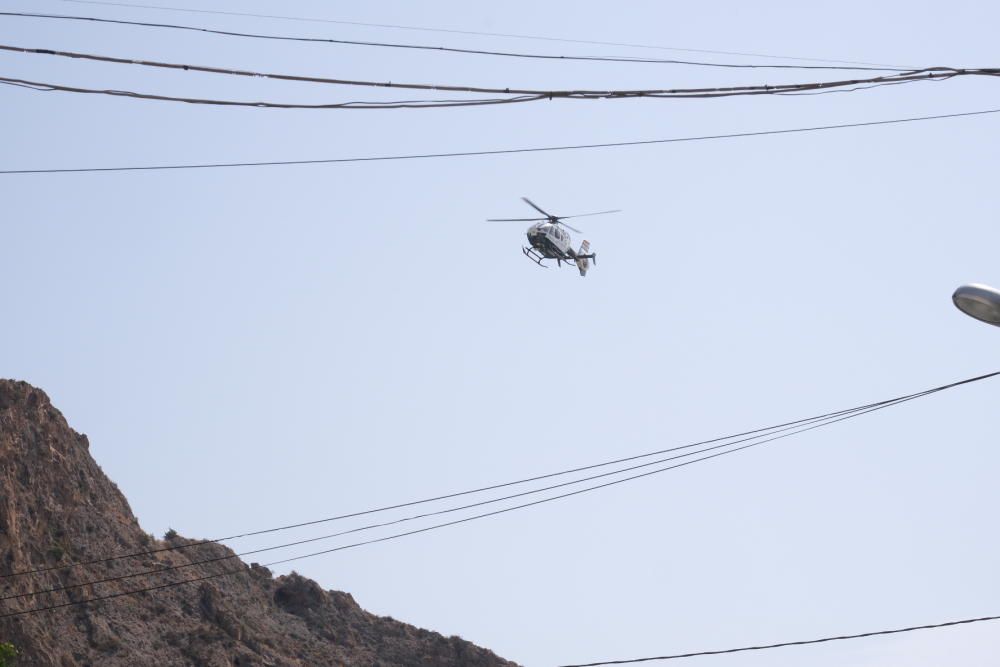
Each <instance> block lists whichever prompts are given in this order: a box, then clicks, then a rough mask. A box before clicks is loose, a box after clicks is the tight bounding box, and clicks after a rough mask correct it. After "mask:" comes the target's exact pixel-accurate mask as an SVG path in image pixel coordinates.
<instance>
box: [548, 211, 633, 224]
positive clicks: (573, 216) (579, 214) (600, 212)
mask: <svg viewBox="0 0 1000 667" xmlns="http://www.w3.org/2000/svg"><path fill="white" fill-rule="evenodd" d="M621 212H622V210H621V209H620V208H616V209H615V210H613V211H598V212H597V213H578V214H576V215H562V216H559V219H560V220H561V219H563V218H586V217H587V216H588V215H605V214H607V213H621ZM567 226H568V225H567Z"/></svg>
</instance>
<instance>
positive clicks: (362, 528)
mask: <svg viewBox="0 0 1000 667" xmlns="http://www.w3.org/2000/svg"><path fill="white" fill-rule="evenodd" d="M931 393H933V392H931ZM925 395H927V394H926V393H921V394H918V395H914V396H910V397H906V398H902V399H899V400H896V401H893V402H889V403H884V404H879V405H877V406H875V407H868V408H864V407H862V408H856V409H855V410H852V411H851V413H850V414H847V415H844V416H841V417H839V418H831V419H828V420H825V421H822V422H819V423H816V424H814V425H812V426H807V427H804V428H800V429H798V430H793V429H795V428H797V427H788V428H786V429H784V430H786V431H791V432H790V433H785V434H784V435H776V436H773V437H767V438H766V439H763V440H762V439H761V438H764V437H765V436H762V435H756V436H752V437H749V438H744V439H743V440H736V441H735V442H725V443H723V444H721V445H716V446H714V447H708V448H706V449H702V450H697V451H694V452H688V453H684V454H679V455H677V456H672V457H669V458H666V459H660V460H656V461H650V462H647V463H642V464H639V465H635V466H630V467H628V468H623V469H620V470H612V471H611V472H605V473H600V474H597V475H591V476H588V477H583V478H580V479H575V480H570V481H568V482H562V483H559V484H554V485H550V486H546V487H542V488H539V489H532V490H529V491H523V492H520V493H515V494H511V495H507V496H502V497H499V498H491V499H489V500H483V501H480V502H476V503H469V504H466V505H460V506H458V507H450V508H447V509H443V510H437V511H433V512H425V513H423V514H417V515H412V516H408V517H403V518H400V519H394V520H391V521H385V522H382V523H374V524H369V525H366V526H360V527H357V528H352V529H350V530H345V531H341V532H337V533H333V534H330V535H323V536H320V537H312V538H307V539H302V540H297V541H294V542H286V543H283V544H279V545H276V546H270V547H264V548H261V549H254V550H252V551H244V552H240V553H234V554H230V555H226V556H215V557H212V558H207V559H203V560H198V561H191V562H188V563H182V564H179V565H169V566H166V567H158V568H154V569H149V570H142V571H139V572H133V573H129V574H122V575H115V576H112V577H107V578H104V579H92V580H88V581H81V582H77V583H74V584H70V585H65V586H57V587H54V588H48V589H39V590H33V591H28V592H26V593H16V594H12V595H5V596H3V597H0V602H2V601H6V600H15V599H21V598H27V597H34V596H37V595H43V594H48V593H56V592H60V591H67V590H73V589H77V588H83V587H86V586H94V585H98V584H106V583H111V582H116V581H123V580H125V579H133V578H135V577H143V576H148V575H151V574H160V573H163V572H167V571H170V570H181V569H185V568H189V567H194V566H197V565H205V564H208V563H215V562H219V561H225V560H232V559H236V558H239V557H241V556H250V555H254V554H259V553H264V552H268V551H276V550H278V549H286V548H288V547H293V546H300V545H303V544H311V543H314V542H320V541H324V540H328V539H332V538H335V537H341V536H344V535H350V534H353V533H359V532H363V531H366V530H372V529H375V528H384V527H387V526H393V525H398V524H401V523H407V522H410V521H415V520H418V519H424V518H429V517H432V516H440V515H443V514H451V513H454V512H458V511H462V510H466V509H471V508H475V507H482V506H485V505H492V504H495V503H498V502H503V501H505V500H512V499H515V498H523V497H525V496H530V495H534V494H538V493H543V492H545V491H551V490H554V489H559V488H565V487H567V486H572V485H575V484H580V483H582V482H587V481H593V480H595V479H601V478H605V477H609V476H613V475H620V474H622V473H624V472H630V471H633V470H638V469H640V468H647V467H650V466H653V465H659V464H661V463H666V462H668V461H674V460H677V459H681V458H685V457H690V456H697V455H699V454H704V453H707V452H711V451H715V450H718V449H722V448H727V447H730V448H732V449H728V450H727V451H724V452H720V453H718V454H713V455H711V456H706V457H703V458H700V459H693V460H690V461H686V462H684V463H680V464H676V465H670V466H667V467H664V468H659V469H657V470H653V471H649V472H645V473H642V474H638V475H633V476H630V477H625V478H623V479H618V480H614V481H611V482H608V483H604V484H599V485H596V486H591V487H587V488H584V489H581V490H578V491H574V492H571V493H564V494H560V495H556V496H551V497H548V498H544V499H542V500H538V501H535V502H530V503H525V504H522V505H515V506H513V507H509V508H506V509H503V510H500V511H497V512H488V513H486V514H478V515H475V516H471V517H467V518H465V519H461V520H458V521H451V522H448V523H443V524H437V525H434V526H430V527H427V528H424V529H420V530H415V531H409V532H405V533H399V534H396V535H390V536H388V537H386V538H382V539H379V540H368V541H364V542H358V543H355V544H349V545H346V546H341V547H336V548H334V549H326V550H323V551H317V552H313V553H309V554H303V555H299V556H295V557H292V558H287V559H284V560H279V561H274V562H271V563H265V566H271V565H277V564H281V563H286V562H291V561H296V560H303V559H305V558H311V557H313V556H318V555H323V554H327V553H330V552H332V551H341V550H344V549H351V548H356V547H359V546H364V545H367V544H371V543H373V542H380V541H386V540H391V539H398V538H400V537H405V536H408V535H412V534H415V533H421V532H426V531H429V530H435V529H437V528H443V527H446V526H451V525H455V524H459V523H465V522H467V521H472V520H475V519H481V518H486V517H489V516H493V515H495V514H503V513H505V512H510V511H513V510H517V509H522V508H526V507H531V506H534V505H540V504H543V503H547V502H551V501H553V500H559V499H561V498H568V497H571V496H575V495H579V494H582V493H586V492H589V491H595V490H598V489H603V488H607V487H610V486H615V485H617V484H622V483H624V482H629V481H633V480H636V479H640V478H643V477H648V476H651V475H655V474H658V473H661V472H666V471H669V470H674V469H676V468H681V467H684V466H687V465H690V464H692V463H698V462H700V461H705V460H708V459H711V458H716V457H718V456H723V455H725V454H733V453H735V452H738V451H741V450H743V449H748V448H750V447H755V446H758V445H763V444H766V443H769V442H773V441H774V440H781V439H783V438H787V437H791V436H793V435H798V434H800V433H804V432H806V431H811V430H814V429H817V428H822V427H824V426H829V425H831V424H834V423H836V422H839V421H843V420H845V419H851V418H854V417H858V416H861V415H863V414H867V413H868V412H874V411H876V410H881V409H884V408H887V407H891V406H893V405H898V404H899V403H903V402H906V401H910V400H914V399H916V398H920V397H922V396H925ZM747 441H756V442H752V444H748V445H745V446H742V447H734V445H737V444H741V443H744V442H747ZM675 449H683V448H682V447H679V448H675ZM211 543H215V541H214V540H211V541H209V540H206V541H202V542H199V543H197V544H211ZM197 544H191V545H184V546H197ZM167 550H168V549H159V550H156V551H167ZM173 550H176V549H173ZM121 558H123V557H121V556H120V557H115V558H109V559H101V560H99V561H92V562H110V561H112V560H119V559H121ZM81 564H82V563H76V564H74V565H73V566H77V565H81ZM64 567H71V566H64ZM46 569H47V570H52V569H63V568H58V567H52V568H46Z"/></svg>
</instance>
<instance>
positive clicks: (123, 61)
mask: <svg viewBox="0 0 1000 667" xmlns="http://www.w3.org/2000/svg"><path fill="white" fill-rule="evenodd" d="M0 50H2V51H10V52H15V53H24V54H32V55H47V56H57V57H62V58H72V59H77V60H89V61H95V62H103V63H111V64H118V65H138V66H141V67H153V68H160V69H170V70H183V71H188V72H201V73H207V74H221V75H227V76H238V77H246V78H252V79H271V80H275V81H290V82H297V83H311V84H321V85H333V86H350V87H366V88H392V89H401V90H418V91H425V92H434V93H441V92H443V93H462V94H470V93H471V94H476V95H501V96H503V97H490V98H473V99H447V100H404V101H389V102H380V101H351V102H334V103H324V104H304V103H294V102H272V101H254V102H247V101H239V100H223V99H212V98H196V97H178V96H171V95H159V94H153V93H141V92H135V91H127V90H101V89H95V88H84V87H79V86H66V85H62V84H55V83H44V82H38V81H29V80H25V79H18V78H13V77H2V78H0V81H5V82H7V83H13V84H17V85H21V86H25V87H30V88H37V89H48V90H52V91H62V92H73V93H89V94H102V95H112V96H117V97H130V98H135V99H147V100H159V101H167V102H184V103H187V104H205V105H214V106H246V107H258V108H272V109H273V108H280V109H403V108H422V109H426V108H441V107H456V106H484V105H494V104H521V103H527V102H541V101H551V100H555V99H566V100H609V99H633V98H643V99H649V98H652V99H714V98H720V97H742V96H758V95H779V94H787V93H802V92H809V91H824V90H835V89H845V88H854V89H856V90H865V89H868V88H872V87H875V86H880V85H895V84H901V83H916V82H919V81H944V80H948V79H952V78H956V77H966V76H989V77H995V76H998V75H1000V68H993V67H981V68H954V67H926V68H922V69H918V70H907V71H901V72H895V73H892V74H885V75H881V76H875V77H868V78H856V79H841V80H836V81H811V82H805V83H782V84H763V85H753V86H722V87H719V86H715V87H707V88H648V89H628V90H616V89H588V88H571V89H558V90H544V89H537V88H525V87H517V86H505V87H493V86H478V85H453V84H443V83H412V82H398V81H370V80H362V79H341V78H330V77H318V76H304V75H298V74H283V73H276V72H254V71H249V70H240V69H230V68H224V67H213V66H208V65H192V64H184V63H170V62H161V61H152V60H142V59H137V58H121V57H116V56H107V55H100V54H93V53H80V52H75V51H60V50H55V49H48V48H29V47H22V46H14V45H9V44H2V45H0Z"/></svg>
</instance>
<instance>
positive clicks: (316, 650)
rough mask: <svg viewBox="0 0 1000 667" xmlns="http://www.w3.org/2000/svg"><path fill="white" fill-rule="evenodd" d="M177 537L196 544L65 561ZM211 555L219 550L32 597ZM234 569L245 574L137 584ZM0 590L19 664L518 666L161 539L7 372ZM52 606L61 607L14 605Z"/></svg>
mask: <svg viewBox="0 0 1000 667" xmlns="http://www.w3.org/2000/svg"><path fill="white" fill-rule="evenodd" d="M182 545H191V546H188V547H186V548H182V549H173V550H167V551H160V552H156V553H146V554H145V555H142V556H138V557H134V558H128V559H123V560H116V561H109V562H105V563H94V564H92V565H84V566H79V567H73V568H64V567H60V566H63V565H67V564H70V563H80V562H86V561H93V560H98V559H101V558H105V557H107V556H111V555H118V554H123V553H137V552H149V551H153V550H155V549H159V548H163V547H166V546H171V547H177V546H182ZM230 556H233V557H232V558H226V557H230ZM212 558H221V559H222V560H217V561H216V562H211V563H204V564H197V565H192V566H190V567H185V568H183V569H179V570H178V569H173V570H169V571H165V572H160V573H157V574H152V575H144V576H142V577H138V578H134V579H123V580H120V581H113V582H108V583H102V584H89V585H85V586H80V587H77V588H69V589H67V590H59V591H54V592H49V593H38V591H42V590H47V589H56V588H60V589H62V588H66V587H72V586H74V585H75V584H80V583H83V582H89V581H94V580H97V579H106V578H111V577H116V576H120V575H125V574H129V573H132V572H140V571H142V572H146V571H149V570H156V569H157V568H163V567H168V566H171V565H184V564H188V563H195V562H198V561H204V560H208V559H212ZM46 568H51V569H46ZM37 570H44V571H41V572H35V573H34V574H31V575H28V576H10V575H12V574H16V573H19V572H25V571H37ZM226 570H237V572H236V573H235V574H230V575H226V576H221V577H215V578H208V579H203V580H201V581H196V582H194V583H189V584H184V585H179V586H170V587H165V588H161V589H159V590H155V591H149V592H145V593H138V594H129V591H133V590H135V589H137V588H148V587H153V586H158V585H161V584H170V583H173V582H176V581H180V580H183V579H188V580H190V579H198V578H199V577H207V576H209V575H212V574H216V573H219V572H223V571H226ZM118 593H123V594H124V595H122V596H120V597H115V598H113V599H107V600H102V601H97V602H90V603H86V604H77V603H80V602H83V601H85V600H88V599H90V598H93V597H97V596H109V595H115V594H118ZM0 598H4V599H3V600H0V642H4V641H9V642H12V643H13V644H14V645H15V646H17V647H18V649H19V650H20V652H21V656H20V657H19V658H18V659H17V663H16V664H17V665H18V666H19V667H22V666H23V667H27V666H29V665H32V666H34V665H37V666H40V667H41V666H44V667H70V666H72V665H95V666H98V665H99V666H102V667H103V666H108V667H117V666H121V667H125V666H129V667H133V666H136V665H157V666H169V665H191V666H194V667H251V666H253V667H257V666H260V667H264V666H275V667H277V666H282V667H284V666H298V667H306V666H313V665H317V666H318V665H323V666H327V665H359V666H360V665H364V666H373V667H374V666H376V665H378V666H381V667H390V666H395V665H401V666H402V665H405V666H411V665H434V666H438V665H440V666H449V665H454V666H456V667H458V666H459V665H462V666H469V667H479V666H482V667H494V666H501V665H505V666H506V665H513V664H514V663H511V662H508V661H506V660H503V659H501V658H499V657H497V656H496V655H494V654H493V653H492V652H490V651H488V650H486V649H483V648H480V647H478V646H475V645H473V644H471V643H469V642H467V641H464V640H462V639H460V638H458V637H444V636H442V635H440V634H437V633H435V632H429V631H427V630H421V629H419V628H415V627H413V626H411V625H407V624H405V623H401V622H399V621H396V620H394V619H391V618H383V617H378V616H375V615H373V614H370V613H368V612H366V611H364V610H363V609H361V607H359V606H358V604H357V603H356V602H355V601H354V599H353V598H352V597H351V596H350V595H349V594H347V593H341V592H338V591H325V590H323V589H322V588H321V587H320V586H319V585H318V584H317V583H316V582H314V581H312V580H309V579H306V578H304V577H302V576H299V575H298V574H294V573H293V574H291V575H288V576H281V577H277V578H275V577H273V576H272V574H271V572H270V571H269V570H268V569H267V568H264V567H261V566H258V565H246V564H244V563H242V562H241V561H239V560H238V559H236V558H235V557H234V554H233V552H232V551H230V550H229V549H228V548H226V547H224V546H222V545H219V544H211V543H210V544H194V543H192V542H191V541H188V540H185V539H184V538H182V537H180V536H172V537H171V539H170V540H168V541H161V540H156V539H154V538H153V537H151V536H150V535H148V534H147V533H145V532H144V531H143V530H142V529H141V528H140V526H139V524H138V521H137V520H136V518H135V516H134V515H133V514H132V511H131V509H130V508H129V505H128V501H127V500H126V499H125V497H124V496H123V495H122V493H121V492H120V491H119V490H118V488H117V487H116V486H115V484H114V483H113V482H111V480H109V479H108V478H107V476H105V475H104V473H103V472H102V471H101V469H100V468H99V467H98V465H97V463H96V462H95V461H94V460H93V458H92V457H91V456H90V453H89V443H88V442H87V437H86V436H85V435H81V434H78V433H76V432H74V431H73V430H72V429H70V427H69V426H68V425H67V423H66V420H65V419H64V418H63V416H62V414H60V412H59V411H58V410H56V409H55V408H54V407H53V406H52V405H51V403H50V402H49V399H48V397H47V396H46V395H45V394H44V393H43V392H42V391H40V390H38V389H36V388H34V387H32V386H30V385H28V384H26V383H24V382H16V381H10V380H0ZM54 605H65V606H62V607H60V608H58V609H53V610H50V611H44V612H39V613H30V614H24V615H12V614H16V613H17V612H21V611H27V610H30V609H36V608H38V607H43V606H44V607H48V606H54Z"/></svg>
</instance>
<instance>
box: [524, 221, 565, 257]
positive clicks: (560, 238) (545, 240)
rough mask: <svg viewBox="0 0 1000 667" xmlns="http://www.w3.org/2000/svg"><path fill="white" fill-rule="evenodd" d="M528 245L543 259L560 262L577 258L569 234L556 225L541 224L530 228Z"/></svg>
mask: <svg viewBox="0 0 1000 667" xmlns="http://www.w3.org/2000/svg"><path fill="white" fill-rule="evenodd" d="M528 243H530V244H531V247H532V248H534V249H535V250H537V251H538V253H539V254H540V255H542V256H543V257H547V258H550V259H559V260H571V259H574V258H575V257H576V253H575V252H574V251H573V245H572V243H573V241H572V239H571V238H570V235H569V232H567V231H566V230H565V229H562V228H561V227H560V226H559V225H558V224H555V223H551V222H539V223H537V224H534V225H532V226H531V227H529V228H528Z"/></svg>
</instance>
